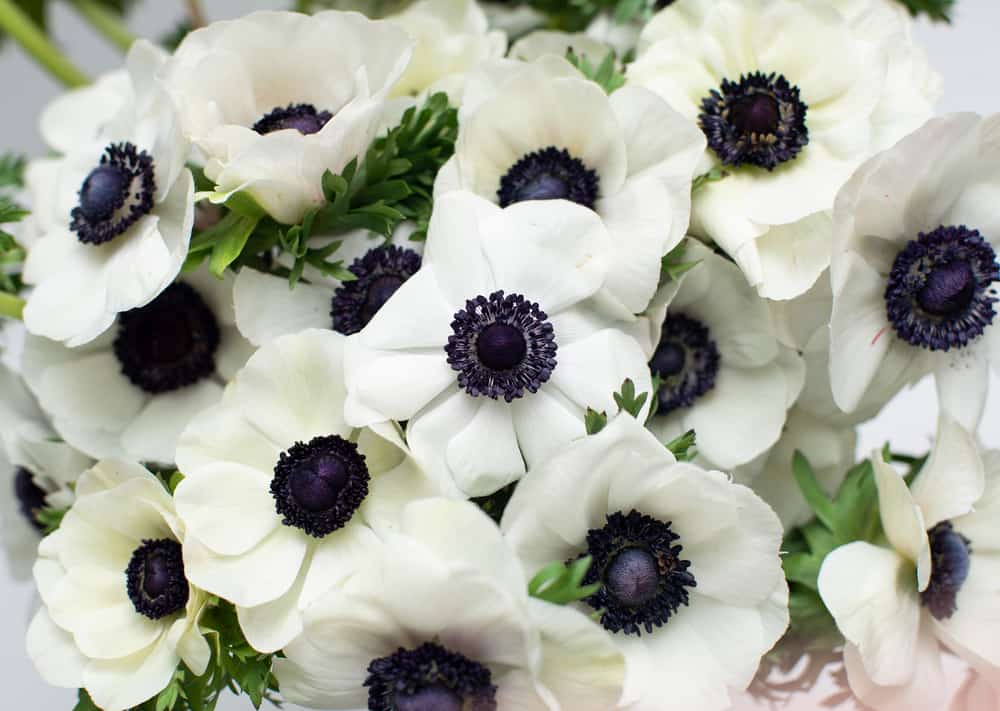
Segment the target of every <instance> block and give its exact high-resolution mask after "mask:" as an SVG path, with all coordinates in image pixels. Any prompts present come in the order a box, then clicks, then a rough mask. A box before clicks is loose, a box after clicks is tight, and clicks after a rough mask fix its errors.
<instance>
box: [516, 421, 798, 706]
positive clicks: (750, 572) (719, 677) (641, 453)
mask: <svg viewBox="0 0 1000 711" xmlns="http://www.w3.org/2000/svg"><path fill="white" fill-rule="evenodd" d="M569 502H573V505H568V503H569ZM501 528H502V530H503V532H504V535H505V536H506V538H507V539H508V540H509V541H510V544H511V545H512V546H513V547H514V549H515V550H516V551H517V553H518V555H519V556H520V558H521V563H522V565H523V566H524V569H525V572H526V573H528V574H534V571H537V570H538V569H540V568H541V567H542V566H544V565H546V564H547V563H549V562H551V561H556V560H557V561H566V560H571V559H574V558H578V557H580V556H583V555H590V556H592V557H593V562H592V565H591V569H590V571H589V572H588V574H587V576H586V577H585V578H584V582H585V583H590V582H595V581H603V583H604V586H603V587H602V589H601V590H600V591H599V592H597V593H596V594H595V595H594V596H592V597H591V598H588V599H587V600H586V601H584V602H583V603H580V608H581V609H582V610H584V611H587V612H593V611H595V610H596V611H599V612H600V620H601V624H602V625H603V626H604V627H605V628H606V629H607V630H609V631H610V632H612V633H613V636H614V640H615V642H616V643H617V644H618V647H619V649H621V650H622V652H623V654H624V655H625V667H626V672H625V691H624V695H623V697H622V699H621V703H620V705H619V707H620V708H626V709H629V710H630V711H660V710H661V709H664V708H678V709H698V711H716V710H721V709H725V708H729V707H730V706H731V705H732V700H731V697H730V694H731V693H738V692H741V691H743V690H744V689H746V688H747V686H748V685H749V684H750V681H751V680H752V679H753V676H754V674H755V673H756V671H757V667H758V665H759V664H760V660H761V657H762V656H763V655H764V653H766V652H767V651H768V650H769V649H771V647H772V646H773V645H774V644H775V642H777V640H778V639H779V638H780V637H781V636H782V634H783V633H784V631H785V628H786V627H787V625H788V587H787V585H786V583H785V578H784V574H783V572H782V569H781V560H780V557H779V549H780V546H781V536H782V529H781V523H780V522H779V521H778V519H777V517H776V516H775V515H774V512H772V511H771V509H770V508H768V506H767V504H765V503H764V502H763V501H761V500H760V499H759V498H758V497H757V496H756V495H755V494H754V493H753V492H752V491H751V490H750V489H748V488H746V487H744V486H740V485H738V484H734V483H732V482H731V481H730V479H729V477H728V476H726V475H725V474H723V473H722V472H717V471H706V470H704V469H702V468H700V467H697V466H695V465H693V464H681V463H678V462H677V461H676V460H675V459H674V457H673V455H671V454H670V452H669V451H668V450H667V449H666V448H665V447H664V446H663V444H662V443H661V442H659V441H658V440H657V439H656V438H655V437H654V436H653V435H652V434H650V432H649V431H648V430H646V429H645V428H644V427H643V426H642V425H641V424H640V423H639V422H638V421H636V420H635V419H633V418H632V417H630V416H629V415H627V414H621V415H619V416H617V417H616V418H614V419H613V420H612V421H611V422H609V423H608V424H607V426H606V427H605V428H604V429H603V430H602V431H601V432H599V433H598V434H596V435H591V436H587V437H584V438H582V439H578V440H577V441H575V442H573V443H572V444H569V445H567V446H566V447H564V448H563V449H562V450H560V451H559V452H558V453H557V454H555V455H554V456H552V457H551V458H550V459H548V460H546V461H545V462H544V463H543V464H541V465H539V466H537V467H535V468H534V469H532V470H531V471H530V472H529V473H528V476H526V477H525V478H524V479H523V480H522V481H521V483H520V484H519V485H518V487H517V489H516V490H515V491H514V495H513V497H512V498H511V500H510V503H509V504H508V505H507V509H506V511H505V512H504V516H503V520H502V522H501Z"/></svg>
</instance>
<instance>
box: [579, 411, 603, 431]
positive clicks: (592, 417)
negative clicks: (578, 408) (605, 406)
mask: <svg viewBox="0 0 1000 711" xmlns="http://www.w3.org/2000/svg"><path fill="white" fill-rule="evenodd" d="M583 424H584V426H585V427H586V429H587V434H589V435H593V434H597V433H598V432H600V431H601V430H603V429H604V428H605V427H606V426H607V424H608V415H607V413H604V412H598V411H597V410H594V409H592V408H589V407H588V408H587V412H586V414H585V415H584V416H583Z"/></svg>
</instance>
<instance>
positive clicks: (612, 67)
mask: <svg viewBox="0 0 1000 711" xmlns="http://www.w3.org/2000/svg"><path fill="white" fill-rule="evenodd" d="M566 59H567V61H569V63H570V64H572V65H573V66H574V67H576V68H577V69H578V70H579V72H580V73H581V74H583V76H585V77H586V78H587V79H590V80H591V81H592V82H594V83H595V84H597V85H598V86H599V87H601V88H602V89H604V92H605V93H606V94H613V93H614V92H615V91H617V90H618V89H621V88H622V87H623V86H625V75H624V74H623V73H622V72H621V71H620V70H619V69H618V64H617V62H616V61H615V53H614V51H609V52H608V54H607V55H606V56H605V57H604V59H603V60H602V61H601V63H600V64H599V65H597V66H596V67H595V66H594V65H593V64H591V62H590V60H589V59H588V58H587V56H586V55H577V54H576V53H575V52H574V51H573V48H572V47H570V49H569V50H568V51H567V52H566Z"/></svg>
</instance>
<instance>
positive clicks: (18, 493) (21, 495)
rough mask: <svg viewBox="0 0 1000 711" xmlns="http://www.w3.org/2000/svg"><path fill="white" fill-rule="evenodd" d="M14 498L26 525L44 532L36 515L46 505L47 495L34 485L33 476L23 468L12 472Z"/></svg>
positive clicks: (43, 527)
mask: <svg viewBox="0 0 1000 711" xmlns="http://www.w3.org/2000/svg"><path fill="white" fill-rule="evenodd" d="M14 496H15V497H16V498H17V504H18V509H19V510H20V512H21V513H22V514H23V515H24V517H25V518H26V519H27V520H28V523H30V524H31V525H32V526H33V527H34V528H35V529H36V530H38V531H44V530H45V526H43V525H42V524H41V522H40V521H39V520H38V513H39V512H40V511H41V510H42V509H44V508H45V506H46V504H47V502H46V500H45V497H46V496H47V494H46V493H45V491H44V490H43V489H42V488H41V487H40V486H38V484H36V483H35V475H34V474H32V473H31V472H30V471H28V470H27V469H25V468H24V467H18V468H17V469H16V470H15V472H14Z"/></svg>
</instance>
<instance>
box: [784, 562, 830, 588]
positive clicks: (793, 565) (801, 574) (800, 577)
mask: <svg viewBox="0 0 1000 711" xmlns="http://www.w3.org/2000/svg"><path fill="white" fill-rule="evenodd" d="M781 562H782V565H783V566H784V569H785V577H786V578H787V579H788V580H790V581H794V582H797V583H800V584H802V585H805V586H806V587H808V588H810V589H812V590H817V589H819V586H818V584H817V582H816V580H817V578H818V577H819V569H820V566H821V565H822V564H823V558H821V557H819V556H816V555H811V554H807V553H797V554H795V555H786V556H785V557H784V558H783V559H782V561H781Z"/></svg>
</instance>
